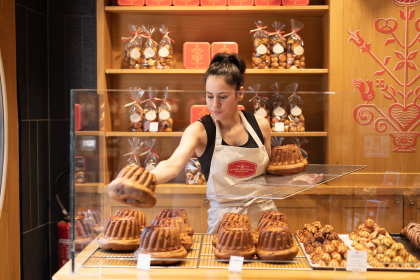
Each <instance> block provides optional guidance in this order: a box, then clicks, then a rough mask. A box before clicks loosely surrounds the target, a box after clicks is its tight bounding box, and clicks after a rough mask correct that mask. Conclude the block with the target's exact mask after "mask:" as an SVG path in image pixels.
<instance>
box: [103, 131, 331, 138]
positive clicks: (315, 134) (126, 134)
mask: <svg viewBox="0 0 420 280" xmlns="http://www.w3.org/2000/svg"><path fill="white" fill-rule="evenodd" d="M182 134H183V132H181V131H177V132H125V131H111V132H107V133H106V134H105V135H106V136H107V137H109V136H116V137H133V136H134V137H181V136H182ZM271 136H272V137H275V136H284V137H327V136H328V132H325V131H308V132H272V133H271Z"/></svg>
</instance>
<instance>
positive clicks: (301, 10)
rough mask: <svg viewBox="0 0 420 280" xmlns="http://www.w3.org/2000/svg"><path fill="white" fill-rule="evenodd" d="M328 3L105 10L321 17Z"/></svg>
mask: <svg viewBox="0 0 420 280" xmlns="http://www.w3.org/2000/svg"><path fill="white" fill-rule="evenodd" d="M328 10H329V6H328V5H312V6H300V7H299V6H278V7H277V6H270V7H263V6H253V7H234V6H231V7H229V6H219V7H206V6H189V7H182V6H166V7H156V6H154V7H147V6H131V7H130V6H105V11H106V12H108V13H114V14H136V15H205V14H212V15H214V14H222V15H256V14H257V15H259V14H261V15H266V16H267V15H276V16H305V17H322V16H323V15H325V13H326V12H328Z"/></svg>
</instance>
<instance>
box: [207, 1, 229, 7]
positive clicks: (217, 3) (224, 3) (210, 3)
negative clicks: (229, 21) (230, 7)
mask: <svg viewBox="0 0 420 280" xmlns="http://www.w3.org/2000/svg"><path fill="white" fill-rule="evenodd" d="M200 4H201V6H227V0H200Z"/></svg>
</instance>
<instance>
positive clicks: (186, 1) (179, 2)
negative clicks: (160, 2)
mask: <svg viewBox="0 0 420 280" xmlns="http://www.w3.org/2000/svg"><path fill="white" fill-rule="evenodd" d="M172 4H173V5H174V6H198V5H200V0H173V1H172Z"/></svg>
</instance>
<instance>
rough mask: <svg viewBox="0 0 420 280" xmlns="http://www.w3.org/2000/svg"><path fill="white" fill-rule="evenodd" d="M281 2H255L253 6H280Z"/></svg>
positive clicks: (268, 0) (267, 0) (258, 0)
mask: <svg viewBox="0 0 420 280" xmlns="http://www.w3.org/2000/svg"><path fill="white" fill-rule="evenodd" d="M280 5H281V0H255V6H280Z"/></svg>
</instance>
